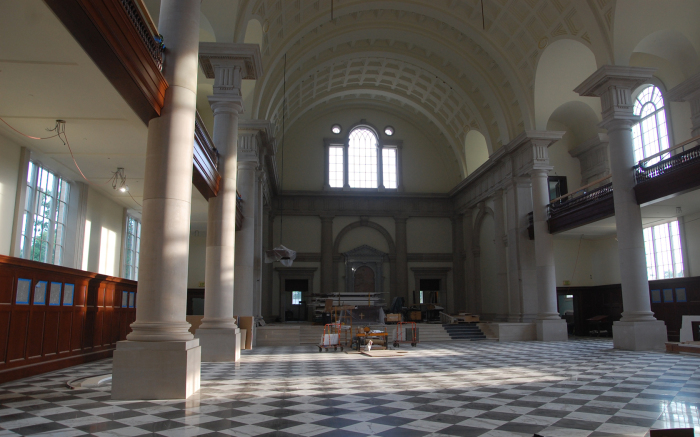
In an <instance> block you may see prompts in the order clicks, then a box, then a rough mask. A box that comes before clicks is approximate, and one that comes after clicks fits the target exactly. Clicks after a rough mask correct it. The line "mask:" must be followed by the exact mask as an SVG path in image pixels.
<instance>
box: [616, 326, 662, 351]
mask: <svg viewBox="0 0 700 437" xmlns="http://www.w3.org/2000/svg"><path fill="white" fill-rule="evenodd" d="M667 341H668V333H667V331H666V324H665V323H664V322H663V321H662V320H655V321H651V322H623V321H619V322H615V323H613V346H614V347H615V349H624V350H628V351H648V350H664V347H665V344H666V342H667Z"/></svg>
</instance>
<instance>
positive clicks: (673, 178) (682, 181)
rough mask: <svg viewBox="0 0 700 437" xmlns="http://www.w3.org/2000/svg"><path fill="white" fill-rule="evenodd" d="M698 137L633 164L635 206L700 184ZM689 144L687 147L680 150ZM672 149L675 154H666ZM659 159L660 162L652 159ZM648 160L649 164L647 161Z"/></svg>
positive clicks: (686, 190)
mask: <svg viewBox="0 0 700 437" xmlns="http://www.w3.org/2000/svg"><path fill="white" fill-rule="evenodd" d="M698 139H700V136H698V137H695V138H691V139H690V140H688V141H684V142H682V143H680V144H678V145H677V146H675V147H673V148H670V149H666V150H664V151H662V152H660V153H657V154H655V155H652V156H649V157H648V158H645V159H644V160H643V161H640V162H639V163H638V164H637V165H636V166H635V167H634V177H635V180H636V183H637V185H635V187H634V194H635V196H636V198H637V203H638V204H639V205H642V206H643V205H646V204H649V203H652V202H655V201H659V200H664V199H668V198H671V197H674V196H677V195H679V194H683V193H685V192H688V191H690V190H692V189H695V188H697V187H698V186H700V177H698V175H699V174H700V145H695V144H692V143H693V142H694V141H696V140H698ZM686 146H689V147H690V149H688V150H680V149H681V148H684V147H686ZM673 151H677V152H676V154H675V155H673V156H670V157H668V155H670V154H671V153H672V152H673ZM659 158H662V160H661V161H659V162H656V163H654V161H656V160H658V159H659ZM649 163H652V164H649Z"/></svg>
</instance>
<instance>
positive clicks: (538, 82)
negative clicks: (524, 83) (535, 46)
mask: <svg viewBox="0 0 700 437" xmlns="http://www.w3.org/2000/svg"><path fill="white" fill-rule="evenodd" d="M597 68H598V66H597V64H596V60H595V55H594V54H593V52H592V51H591V50H590V49H589V48H588V47H586V46H585V45H583V44H581V43H580V42H578V41H574V40H571V39H560V40H558V41H554V42H553V43H551V44H550V45H549V46H548V47H547V48H546V49H545V50H544V52H543V53H542V55H541V56H540V59H539V61H538V63H537V73H536V75H535V126H536V129H538V130H545V129H547V121H548V120H549V117H550V116H551V115H552V112H554V110H555V109H557V108H558V107H560V106H561V105H563V104H564V103H566V102H571V101H578V102H583V103H585V104H587V105H590V107H591V109H593V111H594V113H596V114H600V112H601V111H600V99H591V98H590V97H581V96H579V95H578V94H576V93H575V92H574V88H576V87H577V86H579V85H580V84H581V83H582V82H583V81H584V80H586V79H587V78H588V77H589V76H590V75H591V74H593V73H594V72H595V71H596V70H597Z"/></svg>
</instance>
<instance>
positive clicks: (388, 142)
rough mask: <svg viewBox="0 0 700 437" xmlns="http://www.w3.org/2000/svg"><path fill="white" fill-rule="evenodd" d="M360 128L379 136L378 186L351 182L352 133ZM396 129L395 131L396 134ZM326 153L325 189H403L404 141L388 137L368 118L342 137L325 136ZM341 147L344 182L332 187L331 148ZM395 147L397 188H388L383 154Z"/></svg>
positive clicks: (374, 190) (381, 190) (392, 190)
mask: <svg viewBox="0 0 700 437" xmlns="http://www.w3.org/2000/svg"><path fill="white" fill-rule="evenodd" d="M359 128H366V129H369V130H370V131H372V133H373V134H374V135H375V137H376V138H377V167H376V169H377V170H376V171H377V187H376V188H359V187H351V186H350V183H349V179H350V172H349V148H350V142H349V141H350V135H351V134H352V133H353V131H355V130H356V129H359ZM395 135H396V131H394V136H395ZM323 147H324V149H325V150H324V152H325V153H324V155H325V163H324V164H325V165H324V175H325V178H324V184H323V186H324V190H325V191H355V192H383V191H389V192H394V191H395V192H402V191H403V177H402V159H401V155H402V153H401V149H402V147H403V141H402V140H398V139H394V138H393V136H392V137H387V135H385V134H383V133H382V132H381V131H380V130H378V129H377V128H376V127H375V126H373V125H371V124H370V123H367V121H366V120H361V121H360V122H359V123H356V124H354V125H352V126H350V128H348V129H347V130H346V131H345V135H344V136H343V137H342V138H324V140H323ZM335 147H340V148H342V149H343V155H342V156H343V178H342V179H343V184H342V187H331V185H330V150H331V148H335ZM389 148H391V149H395V150H396V188H387V187H385V186H384V162H383V155H384V149H389Z"/></svg>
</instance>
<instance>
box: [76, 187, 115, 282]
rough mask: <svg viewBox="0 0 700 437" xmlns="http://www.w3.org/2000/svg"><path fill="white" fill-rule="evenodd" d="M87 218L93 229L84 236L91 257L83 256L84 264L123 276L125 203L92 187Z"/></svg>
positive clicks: (100, 271) (95, 270)
mask: <svg viewBox="0 0 700 437" xmlns="http://www.w3.org/2000/svg"><path fill="white" fill-rule="evenodd" d="M86 220H87V221H88V222H90V233H89V236H88V235H86V236H85V240H84V244H86V245H88V251H87V260H86V259H85V258H83V266H86V267H87V270H88V271H90V272H98V273H103V274H107V275H111V276H121V265H120V263H121V247H122V238H123V230H124V207H123V206H121V205H118V204H116V203H115V202H113V201H112V200H110V199H108V198H107V197H105V196H103V195H102V194H101V193H100V192H99V191H97V190H95V189H94V188H92V187H90V188H89V191H88V199H87V213H86ZM86 230H87V225H86ZM86 234H87V232H86ZM85 253H86V252H85V251H83V254H84V255H85Z"/></svg>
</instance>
